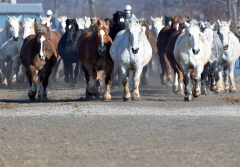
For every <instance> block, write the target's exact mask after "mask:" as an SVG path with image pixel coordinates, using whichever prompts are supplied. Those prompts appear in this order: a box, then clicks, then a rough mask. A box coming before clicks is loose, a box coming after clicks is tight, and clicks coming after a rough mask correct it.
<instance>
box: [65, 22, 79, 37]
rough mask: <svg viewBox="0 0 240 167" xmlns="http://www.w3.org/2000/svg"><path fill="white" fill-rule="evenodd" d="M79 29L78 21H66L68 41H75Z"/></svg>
mask: <svg viewBox="0 0 240 167" xmlns="http://www.w3.org/2000/svg"><path fill="white" fill-rule="evenodd" d="M78 29H79V27H78V24H77V19H67V20H66V33H67V41H73V40H74V39H75V38H76V35H77V31H78Z"/></svg>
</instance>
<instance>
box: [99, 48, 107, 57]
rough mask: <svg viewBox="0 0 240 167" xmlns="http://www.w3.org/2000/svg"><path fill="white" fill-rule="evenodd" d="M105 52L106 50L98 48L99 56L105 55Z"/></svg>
mask: <svg viewBox="0 0 240 167" xmlns="http://www.w3.org/2000/svg"><path fill="white" fill-rule="evenodd" d="M106 52H107V50H106V49H98V53H99V54H100V55H101V56H103V55H105V54H106Z"/></svg>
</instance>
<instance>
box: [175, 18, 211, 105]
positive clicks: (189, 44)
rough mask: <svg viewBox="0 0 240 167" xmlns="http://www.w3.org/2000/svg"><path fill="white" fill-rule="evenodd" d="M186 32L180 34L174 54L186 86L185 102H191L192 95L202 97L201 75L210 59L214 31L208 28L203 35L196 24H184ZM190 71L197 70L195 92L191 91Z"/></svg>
mask: <svg viewBox="0 0 240 167" xmlns="http://www.w3.org/2000/svg"><path fill="white" fill-rule="evenodd" d="M184 24H185V26H186V28H185V32H183V33H182V34H180V35H179V36H178V38H177V40H176V43H175V46H174V50H173V54H174V58H175V60H176V62H177V64H178V65H179V67H180V69H181V71H182V73H183V77H184V84H185V98H184V100H185V101H191V100H192V95H193V96H194V97H199V96H200V95H201V81H200V80H201V74H202V72H203V69H204V66H205V64H207V62H208V61H209V59H210V56H211V49H212V44H213V31H212V30H211V29H209V28H207V29H206V30H205V31H204V32H203V33H202V32H201V30H200V27H199V26H197V25H195V24H191V23H190V24H189V23H187V22H185V23H184ZM189 69H195V70H196V73H195V76H194V81H195V84H194V90H193V93H192V91H191V86H190V76H189Z"/></svg>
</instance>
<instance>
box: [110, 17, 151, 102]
mask: <svg viewBox="0 0 240 167" xmlns="http://www.w3.org/2000/svg"><path fill="white" fill-rule="evenodd" d="M145 30H146V27H141V24H139V21H138V19H133V18H131V19H129V23H128V27H127V28H126V29H125V30H122V31H120V32H119V33H118V34H117V36H116V38H115V40H114V42H113V44H112V46H111V48H110V55H111V57H112V59H113V61H114V63H115V64H114V68H116V69H118V67H119V68H120V72H121V76H122V83H123V86H124V96H123V99H124V100H129V99H130V98H131V94H130V92H129V88H128V76H127V71H129V70H134V71H135V74H134V88H133V92H132V97H133V99H139V98H140V94H139V88H138V87H139V82H140V76H141V73H142V70H143V67H144V66H146V65H147V64H148V62H149V61H150V59H151V58H152V48H151V45H150V43H149V41H148V39H147V37H146V35H145ZM116 69H115V70H114V71H115V72H116V71H118V70H116Z"/></svg>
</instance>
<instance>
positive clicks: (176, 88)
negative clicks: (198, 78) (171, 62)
mask: <svg viewBox="0 0 240 167" xmlns="http://www.w3.org/2000/svg"><path fill="white" fill-rule="evenodd" d="M172 91H173V93H175V94H177V93H178V73H177V70H176V69H174V79H173V85H172Z"/></svg>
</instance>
